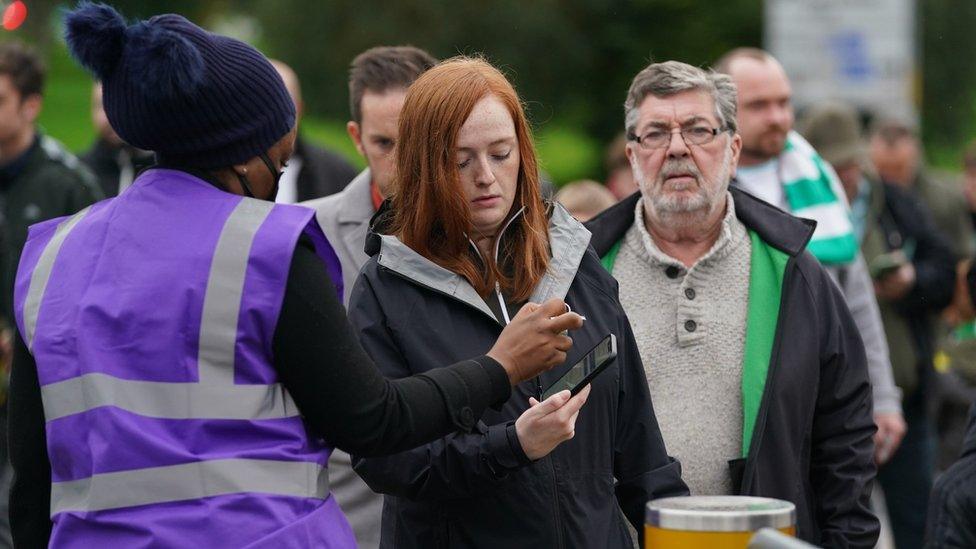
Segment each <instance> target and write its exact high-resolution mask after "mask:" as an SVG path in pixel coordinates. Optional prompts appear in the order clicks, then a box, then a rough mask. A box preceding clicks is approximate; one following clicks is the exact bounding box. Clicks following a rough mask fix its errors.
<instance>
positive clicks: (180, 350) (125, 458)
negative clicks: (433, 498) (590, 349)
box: [10, 3, 582, 548]
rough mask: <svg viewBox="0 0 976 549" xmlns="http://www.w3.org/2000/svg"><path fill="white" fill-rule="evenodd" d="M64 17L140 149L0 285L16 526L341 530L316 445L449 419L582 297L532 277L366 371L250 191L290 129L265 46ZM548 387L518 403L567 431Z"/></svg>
mask: <svg viewBox="0 0 976 549" xmlns="http://www.w3.org/2000/svg"><path fill="white" fill-rule="evenodd" d="M66 28H67V30H66V37H67V40H68V44H69V47H70V49H71V52H72V53H73V55H74V56H75V57H76V58H78V60H79V61H80V62H81V63H82V64H83V65H84V66H86V67H87V68H88V69H90V70H91V71H92V72H93V73H94V74H95V76H96V77H97V78H98V79H100V80H101V81H102V83H103V89H104V106H105V111H106V114H107V115H108V119H109V121H110V123H111V124H112V127H113V128H114V129H115V130H116V132H118V134H119V135H120V136H121V137H122V138H123V139H124V140H125V141H127V142H128V143H130V144H131V145H133V146H136V147H139V148H142V149H146V150H151V151H154V152H155V153H156V158H157V166H155V167H154V168H152V169H150V170H148V171H146V172H144V173H142V174H141V175H140V176H139V177H138V178H137V179H136V180H135V182H134V183H133V184H132V186H131V187H130V188H129V189H127V190H126V191H125V192H124V193H122V194H121V195H120V196H118V197H117V198H114V199H110V200H106V201H103V202H99V203H97V204H95V205H93V206H91V207H89V208H87V209H85V210H82V211H80V212H78V213H77V214H75V215H74V216H71V217H69V218H62V219H54V220H49V221H45V222H42V223H39V224H37V225H34V226H33V227H31V230H30V234H29V237H28V241H27V245H26V246H25V248H24V251H23V254H22V256H21V261H20V267H19V270H18V274H17V279H16V287H15V292H14V293H15V295H14V303H15V309H16V316H17V318H16V320H17V327H18V329H19V332H20V338H19V339H18V341H17V344H16V350H15V359H14V366H13V373H12V380H11V402H10V437H11V442H12V444H11V461H12V463H13V465H14V469H15V474H16V478H15V483H14V486H13V488H12V493H11V523H12V530H13V534H14V539H15V542H16V543H17V545H18V546H23V547H34V546H43V545H50V546H53V547H97V546H100V545H101V546H111V547H150V546H152V547H172V546H200V547H276V548H278V547H296V548H297V547H353V546H354V545H355V541H354V538H353V535H352V532H351V530H350V528H349V526H348V524H347V523H346V521H345V519H344V517H343V516H342V512H341V511H340V509H339V508H338V506H337V505H336V503H335V500H334V498H332V497H331V496H330V495H329V483H328V472H327V469H326V463H327V460H328V456H329V453H330V452H331V449H332V448H333V447H336V446H338V447H341V448H343V449H345V450H347V451H349V452H353V453H356V454H360V455H382V454H385V453H391V452H397V451H401V450H405V449H408V448H411V447H415V446H417V445H419V444H422V443H426V442H428V441H430V440H433V439H435V438H438V437H441V436H443V435H445V434H447V433H449V432H452V431H455V430H470V429H471V428H472V427H473V426H474V424H475V422H476V421H477V419H478V418H479V417H480V416H481V414H482V412H483V411H484V410H485V408H486V407H488V406H490V405H499V404H500V403H503V402H505V401H506V400H507V399H508V397H509V394H510V391H511V385H512V384H515V383H518V382H521V381H523V380H525V379H529V378H531V377H534V376H535V375H537V374H538V373H540V372H541V371H544V370H546V369H548V368H550V367H552V366H554V365H556V364H559V363H561V362H562V361H563V360H565V357H566V351H567V350H568V349H569V347H570V345H571V344H572V342H571V340H570V339H569V338H568V337H566V336H564V335H560V332H562V331H563V330H566V329H573V328H578V327H579V326H581V325H582V319H581V318H580V317H579V316H578V315H575V314H573V313H564V312H563V311H564V310H565V309H564V304H563V303H562V301H560V300H552V301H547V302H546V303H545V304H542V305H533V306H532V307H530V308H529V309H530V310H528V311H527V312H526V313H525V314H522V315H520V316H519V317H518V318H517V319H516V320H517V321H516V322H513V323H512V325H510V326H509V328H508V329H506V330H505V331H504V332H503V333H502V334H501V336H500V337H499V339H498V340H497V341H496V343H495V345H494V347H493V348H492V349H491V350H490V351H489V352H488V354H487V355H484V356H480V357H474V358H472V359H470V360H465V361H462V362H459V363H457V364H454V365H453V366H452V367H450V368H436V369H434V370H431V371H430V372H428V373H427V374H424V375H420V376H415V377H413V378H408V379H403V380H397V381H387V380H385V379H384V378H382V376H381V375H380V374H379V373H378V370H377V369H376V367H375V365H373V363H372V362H370V360H369V359H368V358H367V356H366V355H365V354H364V352H363V350H362V348H361V347H359V345H358V343H357V342H356V338H355V336H354V335H353V334H352V333H351V331H350V328H349V326H348V324H347V322H346V319H345V315H344V312H343V308H342V304H341V301H340V299H339V298H338V297H337V295H338V296H341V293H342V280H341V274H340V273H341V271H340V266H339V264H338V260H337V259H336V256H335V253H334V252H333V250H332V248H331V246H330V245H329V243H328V241H327V240H326V238H325V236H324V235H323V234H322V232H321V230H320V229H319V227H318V225H317V223H316V222H315V218H314V213H313V211H312V210H309V209H307V208H303V207H299V206H289V205H281V204H275V203H274V202H273V201H274V197H275V194H276V192H277V183H278V179H279V177H280V172H281V169H282V168H283V167H284V165H285V164H286V162H287V160H288V157H289V155H290V154H291V152H292V149H293V147H294V142H295V135H296V129H295V106H294V104H293V103H292V101H291V99H290V98H289V96H288V92H287V91H286V89H285V87H284V84H283V83H282V81H281V78H280V77H279V76H278V74H277V72H276V71H275V69H274V68H273V67H272V66H271V65H270V63H268V61H267V59H265V58H264V57H263V56H262V55H261V54H260V53H258V52H257V51H256V50H255V49H253V48H252V47H250V46H248V45H246V44H244V43H242V42H240V41H237V40H233V39H230V38H226V37H223V36H218V35H214V34H211V33H208V32H206V31H204V30H203V29H201V28H199V27H197V26H195V25H193V24H192V23H190V22H189V21H187V20H186V19H184V18H183V17H180V16H178V15H162V16H157V17H154V18H152V19H149V20H147V21H143V22H138V23H136V24H133V25H127V24H126V23H125V21H124V19H122V17H121V16H120V15H119V14H118V13H117V12H116V11H115V10H113V9H112V8H110V7H107V6H104V5H95V4H87V3H86V4H83V5H82V6H81V7H80V8H78V9H76V10H75V11H73V12H70V13H69V14H68V15H67V18H66ZM420 320H421V321H422V320H423V319H420ZM568 401H569V396H568V392H566V393H563V394H561V395H556V397H553V398H552V399H550V400H548V401H547V402H546V403H544V405H542V406H538V407H537V408H538V411H537V412H536V413H537V416H538V418H537V420H538V421H539V422H540V423H541V424H543V425H549V426H550V427H551V430H552V431H554V432H566V433H567V435H566V436H570V435H569V433H571V430H567V429H566V419H565V418H566V417H567V416H571V415H572V414H571V413H567V408H569V406H564V404H565V403H566V402H568Z"/></svg>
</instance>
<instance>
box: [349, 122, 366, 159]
mask: <svg viewBox="0 0 976 549" xmlns="http://www.w3.org/2000/svg"><path fill="white" fill-rule="evenodd" d="M346 133H348V134H349V139H352V143H353V145H356V150H357V151H359V154H361V155H363V158H366V151H365V150H363V134H362V128H361V127H360V126H359V123H358V122H354V121H352V120H350V121H349V122H346Z"/></svg>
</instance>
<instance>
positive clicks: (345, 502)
mask: <svg viewBox="0 0 976 549" xmlns="http://www.w3.org/2000/svg"><path fill="white" fill-rule="evenodd" d="M435 64H437V60H436V59H434V57H432V56H431V55H430V54H429V53H427V52H425V51H423V50H421V49H418V48H414V47H412V46H393V47H389V46H381V47H375V48H371V49H369V50H367V51H365V52H363V53H361V54H359V55H358V56H356V58H355V59H353V61H352V63H351V64H350V67H349V104H350V107H351V108H350V110H351V113H350V116H351V119H350V120H349V122H348V123H347V124H346V130H347V132H348V133H349V138H350V139H352V141H353V143H354V144H355V145H356V150H358V151H359V154H361V155H362V156H363V158H364V159H365V160H366V169H364V170H363V171H362V172H361V173H360V174H359V175H357V176H355V178H354V179H353V180H352V182H351V183H349V185H348V186H347V187H346V188H345V189H344V190H343V191H342V192H340V193H338V194H334V195H332V196H328V197H325V198H320V199H317V200H312V201H309V202H305V203H303V205H305V206H308V207H310V208H313V209H314V210H315V212H316V218H317V219H318V222H319V225H321V227H322V230H323V231H324V232H325V235H326V236H327V237H328V238H329V242H331V243H332V246H333V247H334V248H335V250H336V253H337V254H338V255H339V261H340V262H341V263H342V277H343V280H347V281H349V291H347V292H346V294H345V295H344V296H343V304H344V305H346V306H348V305H349V297H350V295H351V294H352V285H353V282H355V280H356V278H357V277H358V276H359V270H360V269H362V267H363V265H364V264H365V263H366V261H367V260H368V259H369V256H367V255H366V252H364V251H363V247H364V246H365V243H366V232H367V227H368V226H369V220H370V218H372V217H373V215H374V214H375V213H376V211H377V210H378V209H379V207H380V204H381V203H382V202H383V199H384V197H387V196H389V195H390V193H391V192H392V187H393V177H394V173H395V168H396V166H395V154H394V151H395V149H396V143H397V140H398V138H399V136H398V133H397V123H398V121H399V119H400V110H401V109H402V108H403V101H404V98H405V97H406V95H407V88H409V87H410V84H412V83H413V81H414V80H416V79H417V78H418V77H419V76H420V75H421V74H423V73H424V71H426V70H427V69H429V68H431V67H433V66H434V65H435ZM329 468H330V471H329V474H330V476H329V480H330V481H331V483H332V490H333V493H334V494H335V497H336V501H338V502H339V506H340V507H342V510H343V511H345V513H346V517H348V519H349V524H351V525H352V528H353V530H354V531H355V532H356V541H357V542H358V543H359V546H360V547H362V548H363V549H371V548H376V547H379V544H380V533H381V531H382V529H381V527H380V519H381V518H382V514H383V496H381V495H379V494H376V493H374V492H373V491H372V490H370V488H369V486H366V483H364V482H363V481H362V479H360V478H359V475H357V474H356V473H355V472H354V471H353V470H352V461H351V458H350V457H349V454H347V453H345V452H343V451H341V450H337V451H335V452H333V453H332V456H331V457H330V458H329Z"/></svg>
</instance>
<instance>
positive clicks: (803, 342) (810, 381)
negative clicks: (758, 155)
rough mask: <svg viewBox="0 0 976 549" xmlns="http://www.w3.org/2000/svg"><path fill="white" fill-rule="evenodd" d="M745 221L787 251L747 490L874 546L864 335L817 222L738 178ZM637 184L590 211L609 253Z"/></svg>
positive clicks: (628, 216)
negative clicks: (827, 263) (817, 233)
mask: <svg viewBox="0 0 976 549" xmlns="http://www.w3.org/2000/svg"><path fill="white" fill-rule="evenodd" d="M729 192H730V193H731V195H732V199H733V201H734V202H735V213H736V217H737V218H738V219H739V221H741V222H742V224H743V225H745V226H746V228H747V229H748V230H750V231H754V232H755V233H756V234H757V235H758V236H759V238H761V239H762V240H763V241H764V242H766V243H767V244H769V245H771V246H772V247H774V248H776V249H778V250H780V251H782V252H784V253H786V254H787V255H789V260H788V261H787V263H786V270H785V273H784V277H783V287H782V297H781V300H780V310H779V317H778V322H777V326H776V335H775V339H774V340H773V348H772V355H771V359H770V364H769V370H768V373H767V378H766V388H765V391H764V393H763V397H762V401H761V404H760V408H759V413H758V415H757V417H756V426H755V429H754V431H753V433H754V434H753V437H752V442H751V446H750V448H749V454H748V456H747V457H746V459H745V460H736V461H735V462H733V463H730V474H732V478H733V486H738V487H739V492H738V493H740V494H743V495H751V496H764V497H772V498H778V499H783V500H787V501H791V502H793V503H794V504H795V505H796V513H797V534H798V536H799V537H800V538H802V539H804V540H807V541H810V542H812V543H814V544H817V545H819V546H823V547H864V548H870V547H874V545H875V542H876V541H877V538H878V531H879V524H878V519H877V518H876V517H875V516H874V514H873V513H872V512H871V510H870V509H869V507H868V502H869V499H870V493H871V486H872V484H873V481H874V477H875V472H876V471H875V466H874V443H873V442H872V439H871V437H872V436H873V435H874V432H875V427H874V421H873V420H872V417H871V386H870V383H869V381H868V374H867V366H866V359H865V356H864V345H863V343H862V342H861V337H860V336H859V335H858V332H857V328H856V326H855V325H854V321H853V319H852V318H851V314H850V311H848V309H847V305H846V303H845V301H844V297H843V296H842V295H841V293H840V290H839V289H838V288H837V286H836V285H834V283H833V282H832V281H831V280H830V278H829V275H828V274H827V273H826V271H824V269H823V267H821V266H820V264H819V263H818V262H817V260H816V259H814V258H813V256H812V255H810V254H809V253H808V252H806V251H805V248H806V244H807V241H809V239H810V236H811V235H812V234H813V229H814V227H815V223H814V222H812V221H809V220H806V219H799V218H796V217H793V216H792V215H789V214H787V213H785V212H783V211H782V210H779V209H778V208H775V207H773V206H771V205H769V204H767V203H766V202H763V201H761V200H759V199H757V198H754V197H753V196H751V195H749V194H747V193H745V192H743V191H740V190H738V189H735V188H732V189H730V190H729ZM639 198H640V193H639V192H638V193H635V194H633V195H631V196H630V197H629V198H626V199H624V200H623V201H621V202H620V203H618V204H617V205H615V206H612V207H610V208H609V209H607V210H605V211H604V212H603V213H601V214H600V215H599V216H597V217H595V218H594V219H592V220H590V221H589V222H588V223H587V224H586V227H587V228H588V229H589V230H590V231H592V232H593V240H592V244H593V247H594V249H595V250H596V253H597V254H599V255H601V256H603V255H605V254H606V253H607V252H608V251H609V250H610V248H611V247H612V246H613V245H614V244H615V243H616V242H618V241H619V240H620V239H622V238H623V237H624V235H625V234H626V232H627V230H628V229H629V228H630V227H631V226H632V225H633V224H634V212H635V209H636V207H637V201H638V199H639Z"/></svg>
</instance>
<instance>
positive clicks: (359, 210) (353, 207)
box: [338, 168, 376, 224]
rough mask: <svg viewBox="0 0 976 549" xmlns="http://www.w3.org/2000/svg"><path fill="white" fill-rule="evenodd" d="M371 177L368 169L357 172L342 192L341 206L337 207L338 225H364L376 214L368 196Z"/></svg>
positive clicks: (370, 196) (370, 197) (371, 200)
mask: <svg viewBox="0 0 976 549" xmlns="http://www.w3.org/2000/svg"><path fill="white" fill-rule="evenodd" d="M372 182H373V176H372V175H370V173H369V168H366V169H365V170H363V171H361V172H359V175H357V176H356V177H354V178H353V180H352V181H350V182H349V184H348V185H346V188H345V189H344V190H343V191H342V205H341V206H340V207H339V212H338V214H339V215H338V218H339V223H356V224H360V223H364V222H366V221H367V220H369V219H370V218H371V217H373V214H374V213H376V212H374V211H373V198H372V195H371V194H370V185H372Z"/></svg>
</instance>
